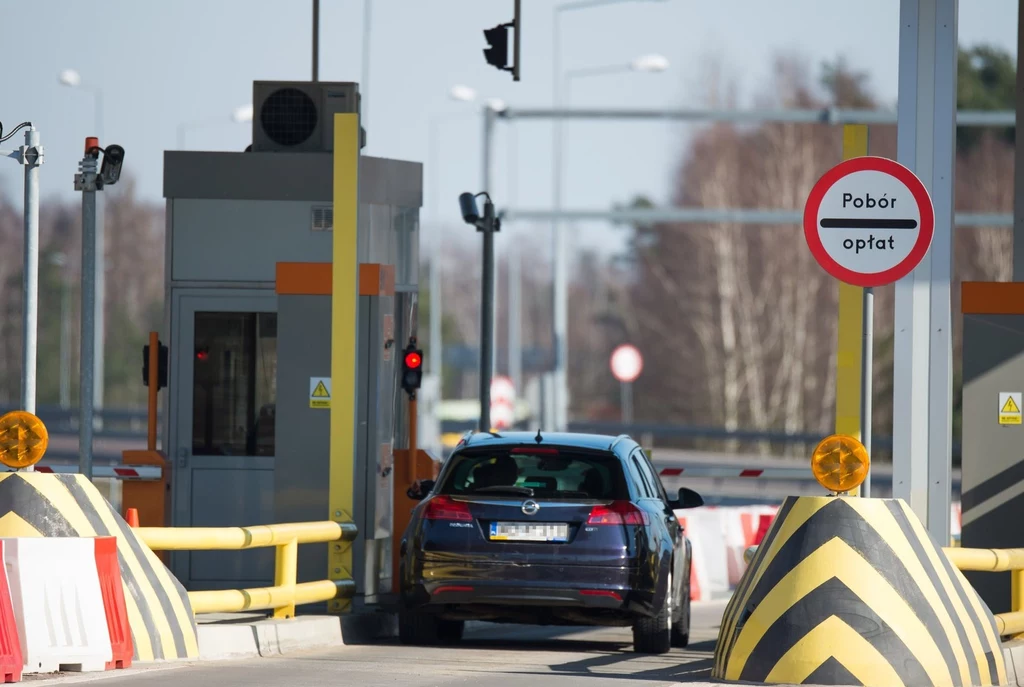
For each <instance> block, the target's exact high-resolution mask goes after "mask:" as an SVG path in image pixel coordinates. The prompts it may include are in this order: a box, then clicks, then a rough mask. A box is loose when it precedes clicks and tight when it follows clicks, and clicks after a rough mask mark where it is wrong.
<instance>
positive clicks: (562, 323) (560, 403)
mask: <svg viewBox="0 0 1024 687" xmlns="http://www.w3.org/2000/svg"><path fill="white" fill-rule="evenodd" d="M645 1H646V2H665V1H666V0H577V1H576V2H567V3H564V4H561V5H557V6H556V7H555V9H554V20H553V27H554V36H553V44H552V50H551V70H552V80H551V88H552V90H553V93H552V96H553V100H554V106H555V108H561V107H562V93H561V91H562V64H561V45H560V42H561V16H562V13H563V12H571V11H576V10H584V9H591V8H594V7H603V6H606V5H618V4H624V3H627V2H645ZM552 129H553V132H552V133H553V136H554V139H553V141H552V166H553V170H552V184H551V186H552V195H553V203H552V205H553V207H554V208H555V210H556V211H557V210H560V209H561V207H562V122H561V120H555V121H554V122H553V127H552ZM551 240H552V252H553V253H554V255H553V265H552V272H553V275H552V281H553V282H554V284H553V286H554V288H553V291H554V293H553V296H554V299H553V300H554V327H553V329H552V331H553V334H554V342H553V344H554V354H555V368H554V379H553V382H554V384H553V389H554V393H553V396H554V398H553V399H552V400H553V407H554V421H555V427H553V428H552V429H554V430H556V431H564V430H565V428H566V426H567V424H568V421H569V388H568V377H567V375H566V369H567V363H568V355H569V345H568V333H569V331H568V330H569V325H568V320H569V309H568V299H569V288H568V275H567V272H568V265H567V262H568V261H567V256H566V239H565V233H564V231H563V228H562V225H561V223H560V222H559V221H558V220H555V221H553V222H552V225H551Z"/></svg>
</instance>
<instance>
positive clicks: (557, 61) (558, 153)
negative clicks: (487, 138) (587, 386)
mask: <svg viewBox="0 0 1024 687" xmlns="http://www.w3.org/2000/svg"><path fill="white" fill-rule="evenodd" d="M560 16H561V12H558V11H556V12H555V17H554V40H553V45H552V52H551V74H552V77H551V79H552V85H551V88H552V91H553V93H552V100H553V102H554V107H555V109H559V108H561V106H562V91H561V88H560V86H561V85H562V72H561V68H562V67H561V64H562V60H561V54H560V53H561V46H560V38H561V35H560V34H561V31H560V29H561V22H560V21H559V18H560ZM552 136H553V140H552V142H551V156H552V164H551V195H552V198H551V200H552V202H551V205H552V207H553V208H554V210H555V211H559V210H561V209H562V120H561V119H556V120H555V121H554V122H552ZM566 252H567V246H566V237H565V225H564V224H563V223H562V222H560V221H559V220H558V219H554V220H553V221H552V223H551V254H552V266H551V267H552V288H551V291H552V294H551V295H552V301H553V303H552V308H553V311H554V321H553V327H552V349H553V351H554V354H555V360H554V369H553V371H552V382H553V384H552V398H551V401H552V410H553V417H554V426H553V427H551V429H552V430H553V431H556V432H561V431H564V430H565V429H566V423H567V422H568V419H569V418H568V414H569V410H568V408H569V389H568V378H567V376H566V373H565V367H566V363H567V362H568V358H569V346H568V338H569V337H568V333H569V332H568V329H569V324H568V322H569V312H568V310H569V309H568V303H567V301H568V299H569V278H568V275H567V274H566V270H567V269H568V266H567V263H568V259H567V255H566Z"/></svg>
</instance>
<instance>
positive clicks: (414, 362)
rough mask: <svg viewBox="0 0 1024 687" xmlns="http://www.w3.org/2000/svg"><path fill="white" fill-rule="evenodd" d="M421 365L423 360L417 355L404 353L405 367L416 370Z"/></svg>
mask: <svg viewBox="0 0 1024 687" xmlns="http://www.w3.org/2000/svg"><path fill="white" fill-rule="evenodd" d="M422 363H423V359H422V358H420V354H419V353H406V354H405V366H406V367H412V368H417V367H419V366H420V365H421V364H422Z"/></svg>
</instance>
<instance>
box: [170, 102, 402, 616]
mask: <svg viewBox="0 0 1024 687" xmlns="http://www.w3.org/2000/svg"><path fill="white" fill-rule="evenodd" d="M253 92H254V97H253V108H254V116H253V139H252V145H251V146H250V148H248V149H247V150H246V151H244V152H183V151H167V152H165V155H164V196H165V198H166V199H167V200H166V202H167V244H166V305H165V310H166V314H165V323H166V324H165V326H166V330H165V333H164V336H163V339H164V341H166V342H168V344H169V357H170V366H169V367H170V374H169V384H168V393H167V397H166V405H165V407H166V412H165V413H164V417H165V424H164V427H163V435H164V444H163V445H164V446H165V447H166V449H165V450H166V455H167V459H168V462H169V464H170V466H171V496H170V499H169V501H170V506H169V511H170V512H169V518H170V522H171V524H173V525H174V526H192V527H217V526H246V525H257V524H264V523H275V522H296V521H313V520H326V519H330V513H329V505H328V499H329V495H328V482H329V461H330V460H331V457H330V453H329V443H330V428H331V421H330V418H331V411H330V408H331V405H332V404H338V403H348V404H352V402H353V401H352V399H351V398H344V397H340V398H339V396H338V395H336V394H335V392H336V391H341V390H342V389H344V388H345V385H344V384H338V383H334V384H332V380H331V364H332V343H331V338H332V337H331V334H332V309H331V302H332V297H334V296H335V295H336V294H334V293H333V292H332V288H333V287H332V280H331V274H332V270H331V260H332V245H333V236H334V205H333V203H334V201H335V198H336V196H335V193H334V192H335V181H336V180H335V179H334V161H333V158H334V153H333V151H334V146H333V133H332V132H333V128H332V127H333V120H334V114H335V113H353V112H358V101H359V96H358V87H357V85H356V84H351V83H324V82H318V83H304V82H287V83H280V82H255V83H254V88H253ZM360 131H361V129H360ZM362 133H363V134H364V135H365V132H362ZM344 183H346V184H348V183H351V184H355V185H354V186H353V187H352V193H353V196H352V197H355V195H354V194H355V193H356V190H355V189H356V188H357V189H358V191H357V192H358V221H357V224H358V230H357V236H358V238H357V243H356V245H357V248H356V252H357V255H358V263H359V265H358V267H356V266H355V265H353V269H358V278H356V275H353V278H352V279H351V280H345V281H346V283H349V282H350V283H351V284H352V287H351V288H352V289H358V293H359V295H358V306H357V310H356V312H357V321H356V340H357V346H356V350H357V362H356V370H357V379H356V384H355V389H356V393H355V399H354V410H355V413H356V443H355V446H354V450H352V451H345V452H343V454H344V455H343V457H342V458H341V460H343V461H347V465H348V468H346V469H350V470H351V475H352V480H353V481H352V485H353V495H354V496H353V499H354V500H353V510H354V513H353V519H354V520H355V523H356V525H357V526H358V528H359V538H358V540H357V541H356V542H355V543H354V544H353V549H352V553H351V555H352V567H353V570H352V571H351V574H352V578H353V579H354V580H355V582H356V589H357V596H356V599H355V601H354V606H358V605H360V604H361V603H367V602H369V603H373V602H375V601H377V600H379V598H380V595H386V594H388V593H389V592H390V591H391V584H392V579H391V578H392V567H391V537H392V527H391V523H392V516H393V508H392V489H393V481H394V471H393V469H392V465H393V458H392V451H393V450H394V449H396V448H400V447H404V446H406V442H407V436H406V434H407V429H406V427H407V417H406V415H407V406H406V404H405V402H404V400H405V399H404V394H403V393H401V389H400V386H399V380H398V373H397V370H396V368H395V365H396V358H397V355H398V353H397V352H398V351H399V350H400V349H401V347H402V346H403V345H404V342H405V341H406V340H407V338H408V337H409V336H410V335H411V334H414V332H415V327H416V296H417V291H418V272H419V270H418V263H419V250H418V246H419V209H420V207H421V205H422V165H421V164H420V163H416V162H406V161H401V160H388V159H381V158H374V157H369V156H365V155H360V158H359V163H358V179H349V180H345V181H344ZM346 288H347V287H346ZM342 295H344V296H345V297H352V298H356V294H355V293H346V294H342ZM336 381H337V380H335V382H336ZM341 393H342V394H343V393H344V392H343V391H341ZM335 460H337V459H335ZM343 467H344V466H343ZM337 468H338V466H337V465H335V466H334V469H337ZM170 566H171V569H172V570H173V572H174V573H175V575H176V576H177V577H178V579H179V580H181V582H182V583H183V584H184V585H185V587H186V588H187V589H189V590H204V589H227V588H243V587H259V586H264V585H271V584H272V583H273V579H274V550H273V549H272V548H270V549H254V550H250V551H239V552H235V551H200V552H175V553H174V554H173V555H172V556H170ZM327 571H328V545H304V546H301V547H299V561H298V578H299V581H300V582H302V581H308V580H318V579H324V578H326V577H328V575H327V574H326V573H327Z"/></svg>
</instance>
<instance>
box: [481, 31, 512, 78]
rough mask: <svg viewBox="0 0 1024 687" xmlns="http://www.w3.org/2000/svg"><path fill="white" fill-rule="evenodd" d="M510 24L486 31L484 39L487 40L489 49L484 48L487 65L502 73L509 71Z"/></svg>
mask: <svg viewBox="0 0 1024 687" xmlns="http://www.w3.org/2000/svg"><path fill="white" fill-rule="evenodd" d="M509 26H510V25H509V24H499V25H498V26H495V27H494V28H493V29H484V38H485V39H487V46H488V47H487V48H484V59H485V60H487V64H489V65H491V66H492V67H497V68H498V69H501V70H502V71H506V70H508V27H509Z"/></svg>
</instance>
